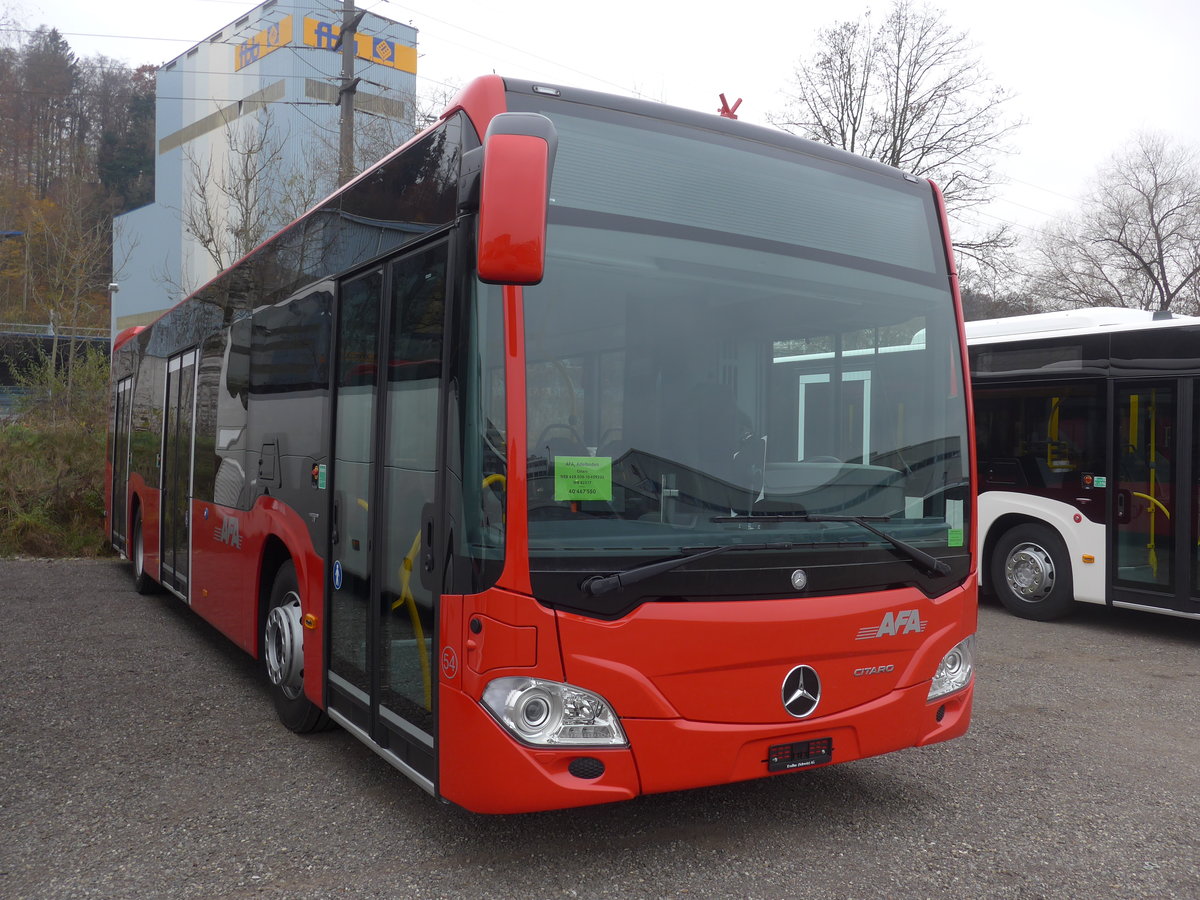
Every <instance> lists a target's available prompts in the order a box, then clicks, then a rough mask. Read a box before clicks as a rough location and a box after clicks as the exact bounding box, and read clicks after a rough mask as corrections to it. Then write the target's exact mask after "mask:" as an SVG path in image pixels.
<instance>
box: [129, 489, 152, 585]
mask: <svg viewBox="0 0 1200 900" xmlns="http://www.w3.org/2000/svg"><path fill="white" fill-rule="evenodd" d="M129 561H130V562H132V563H133V589H134V590H135V591H137V592H138V593H139V594H153V593H154V592H155V591H156V590H157V589H158V585H157V584H156V583H155V581H154V579H153V578H151V577H150V576H149V575H147V574H146V541H145V538H143V537H142V511H141V510H140V509H139V510H138V511H137V512H135V513H134V514H133V528H131V529H130V541H129Z"/></svg>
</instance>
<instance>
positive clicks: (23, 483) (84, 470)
mask: <svg viewBox="0 0 1200 900" xmlns="http://www.w3.org/2000/svg"><path fill="white" fill-rule="evenodd" d="M63 368H64V367H62V366H54V365H52V364H51V362H50V360H49V359H48V358H46V357H41V358H38V359H35V360H33V361H32V362H30V363H29V364H27V366H26V367H25V368H24V370H23V371H22V373H21V375H20V377H19V379H18V380H19V381H20V383H21V385H22V386H23V387H27V388H31V389H32V390H31V391H30V392H29V394H28V395H27V396H26V397H25V398H24V400H23V401H22V404H21V411H20V415H19V417H18V418H17V419H16V420H15V421H13V422H9V423H6V424H3V425H0V555H5V556H12V555H30V556H96V555H99V554H101V553H103V552H105V551H106V540H105V536H104V477H105V447H106V440H107V436H106V426H107V407H108V402H107V401H108V360H107V359H106V357H105V355H104V354H103V353H102V352H99V351H96V350H91V349H88V350H85V351H83V352H82V353H80V354H79V355H78V356H77V357H76V359H75V365H74V367H73V371H72V372H71V373H67V372H65V371H63Z"/></svg>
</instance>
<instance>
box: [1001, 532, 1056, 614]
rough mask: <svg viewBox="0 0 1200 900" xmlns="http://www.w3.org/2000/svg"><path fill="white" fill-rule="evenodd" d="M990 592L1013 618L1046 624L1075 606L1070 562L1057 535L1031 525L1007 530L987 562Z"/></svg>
mask: <svg viewBox="0 0 1200 900" xmlns="http://www.w3.org/2000/svg"><path fill="white" fill-rule="evenodd" d="M991 576H992V579H991V580H992V590H993V591H994V592H995V594H996V596H997V597H999V598H1000V602H1001V603H1003V604H1004V606H1005V608H1006V609H1008V611H1009V612H1011V613H1012V614H1013V615H1016V616H1020V617H1021V618H1022V619H1034V620H1036V621H1039V622H1049V621H1050V620H1051V619H1058V618H1061V617H1062V616H1065V615H1066V614H1067V613H1069V612H1070V611H1071V609H1072V607H1073V606H1074V605H1075V589H1074V585H1073V583H1072V580H1071V559H1070V557H1069V556H1068V555H1067V546H1066V544H1064V543H1063V540H1062V538H1061V537H1059V535H1058V532H1057V531H1055V530H1054V529H1053V528H1050V527H1049V526H1046V525H1041V524H1037V523H1033V522H1029V523H1026V524H1024V525H1018V526H1016V527H1015V528H1011V529H1009V530H1008V531H1007V532H1005V533H1004V535H1003V536H1001V538H1000V540H999V541H997V542H996V549H995V552H994V553H993V554H992V559H991Z"/></svg>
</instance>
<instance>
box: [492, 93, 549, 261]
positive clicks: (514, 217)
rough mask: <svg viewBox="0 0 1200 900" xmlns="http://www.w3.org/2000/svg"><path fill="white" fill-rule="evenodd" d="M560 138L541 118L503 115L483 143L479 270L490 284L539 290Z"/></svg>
mask: <svg viewBox="0 0 1200 900" xmlns="http://www.w3.org/2000/svg"><path fill="white" fill-rule="evenodd" d="M557 149H558V133H557V132H556V131H555V130H554V125H553V123H552V122H551V121H550V120H549V119H547V118H546V117H545V116H542V115H539V114H537V113H501V114H500V115H498V116H496V117H495V118H494V119H492V122H491V124H490V125H488V130H487V134H486V135H485V136H484V138H483V166H482V172H481V173H480V184H479V237H478V241H477V246H478V248H479V250H478V259H477V260H476V270H477V272H478V274H479V279H480V280H481V281H484V282H487V283H488V284H537V283H539V282H540V281H541V280H542V275H543V273H544V271H545V268H546V210H547V207H548V205H549V202H550V176H551V174H552V173H553V171H554V154H555V151H556V150H557Z"/></svg>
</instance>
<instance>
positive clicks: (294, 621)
mask: <svg viewBox="0 0 1200 900" xmlns="http://www.w3.org/2000/svg"><path fill="white" fill-rule="evenodd" d="M300 618H301V613H300V585H299V583H298V582H297V580H296V567H295V565H294V564H293V563H292V561H291V560H288V561H287V562H286V563H284V564H283V566H282V567H281V568H280V569H279V572H278V573H277V574H276V576H275V583H274V585H273V586H272V587H271V603H270V606H269V607H268V608H267V618H266V624H265V625H264V626H263V640H262V658H263V665H264V666H265V667H266V670H267V679H268V680H269V681H270V682H271V699H272V700H273V701H274V703H275V712H276V713H278V714H279V719H280V721H281V722H283V724H284V725H286V726H287V727H288V728H290V729H291V730H292V731H294V732H296V733H297V734H305V733H307V732H309V731H317V730H319V729H321V728H324V727H326V725H327V723H328V721H329V720H328V718H327V717H326V715H325V713H324V712H323V711H322V710H321V709H320V708H318V707H317V706H316V705H315V704H313V703H312V701H310V700H309V699H308V698H307V697H305V696H304V625H303V623H302V622H301V621H300Z"/></svg>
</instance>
